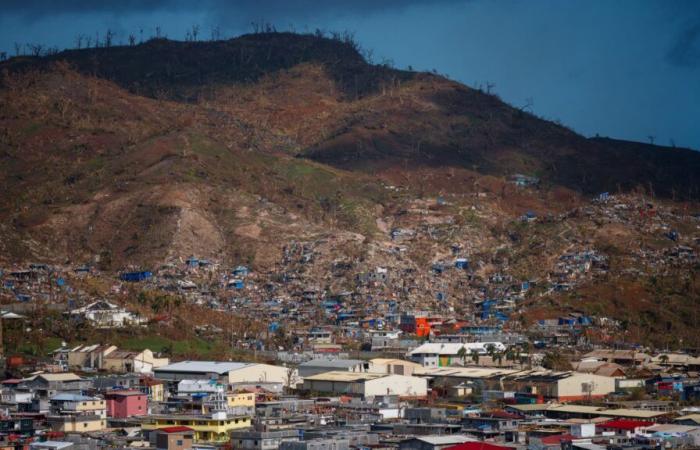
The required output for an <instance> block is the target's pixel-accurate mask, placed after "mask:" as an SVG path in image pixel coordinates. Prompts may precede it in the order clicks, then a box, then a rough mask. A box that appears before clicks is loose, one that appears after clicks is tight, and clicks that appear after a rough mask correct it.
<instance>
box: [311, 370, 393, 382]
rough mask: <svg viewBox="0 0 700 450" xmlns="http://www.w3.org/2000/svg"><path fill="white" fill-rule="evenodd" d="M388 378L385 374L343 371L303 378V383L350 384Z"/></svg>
mask: <svg viewBox="0 0 700 450" xmlns="http://www.w3.org/2000/svg"><path fill="white" fill-rule="evenodd" d="M387 376H390V375H388V374H385V373H364V372H363V373H359V372H344V371H338V370H336V371H331V372H325V373H319V374H317V375H312V376H310V377H304V381H306V380H310V381H344V382H348V383H352V382H354V381H367V380H376V379H378V378H384V377H387Z"/></svg>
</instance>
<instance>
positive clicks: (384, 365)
mask: <svg viewBox="0 0 700 450" xmlns="http://www.w3.org/2000/svg"><path fill="white" fill-rule="evenodd" d="M420 368H421V365H420V364H418V363H415V362H412V361H406V360H403V359H393V358H374V359H371V360H370V361H369V370H368V372H372V373H387V374H393V375H406V376H411V375H413V373H414V372H415V371H416V370H418V369H420Z"/></svg>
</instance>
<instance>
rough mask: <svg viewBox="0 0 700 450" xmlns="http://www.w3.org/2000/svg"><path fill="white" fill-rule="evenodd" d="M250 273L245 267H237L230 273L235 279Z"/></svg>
mask: <svg viewBox="0 0 700 450" xmlns="http://www.w3.org/2000/svg"><path fill="white" fill-rule="evenodd" d="M249 272H250V271H249V270H248V268H247V267H246V266H238V267H236V268H235V269H233V271H231V274H233V275H234V276H236V277H245V276H247V275H248V273H249Z"/></svg>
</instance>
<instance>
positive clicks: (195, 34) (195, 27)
mask: <svg viewBox="0 0 700 450" xmlns="http://www.w3.org/2000/svg"><path fill="white" fill-rule="evenodd" d="M191 33H192V40H193V41H196V40H197V37H198V36H199V25H192V31H191Z"/></svg>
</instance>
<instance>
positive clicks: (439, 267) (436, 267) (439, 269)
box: [432, 264, 445, 274]
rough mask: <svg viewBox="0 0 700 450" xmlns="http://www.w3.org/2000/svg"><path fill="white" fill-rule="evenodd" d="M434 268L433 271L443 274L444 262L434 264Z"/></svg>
mask: <svg viewBox="0 0 700 450" xmlns="http://www.w3.org/2000/svg"><path fill="white" fill-rule="evenodd" d="M432 270H433V273H436V274H441V273H442V272H444V271H445V266H443V265H442V264H433V267H432Z"/></svg>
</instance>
